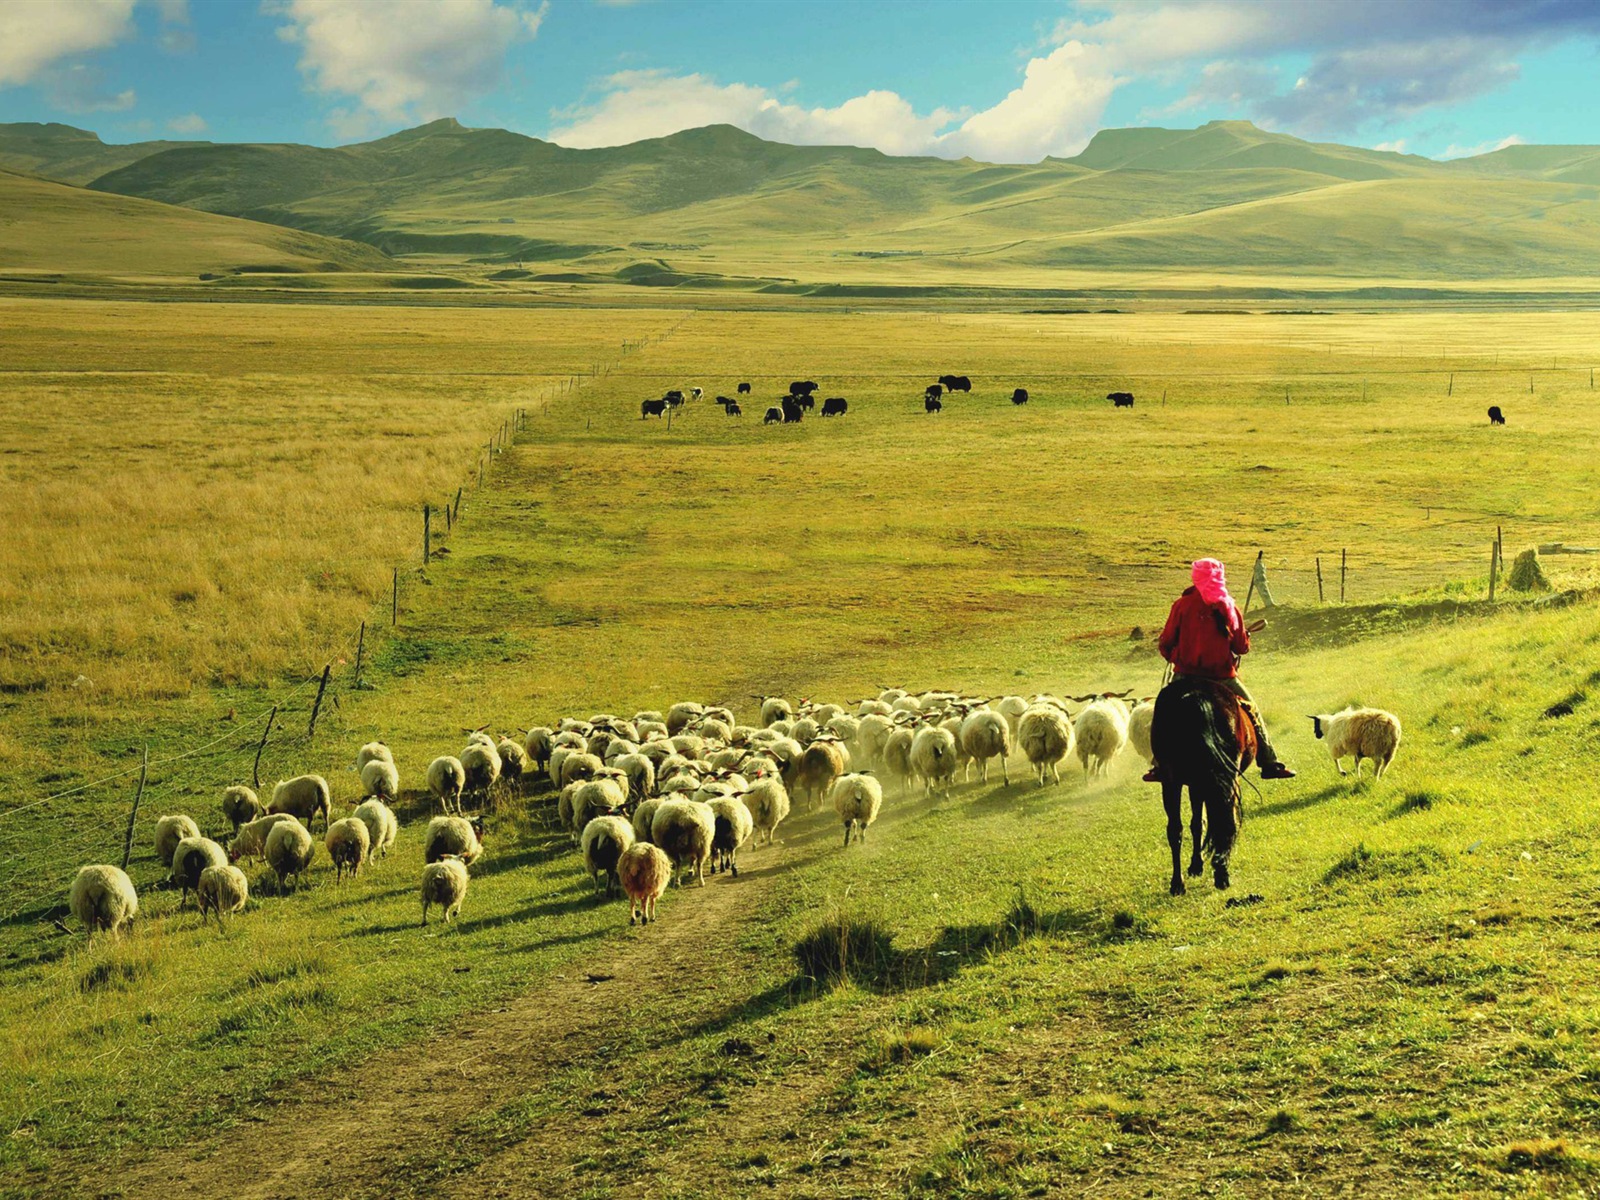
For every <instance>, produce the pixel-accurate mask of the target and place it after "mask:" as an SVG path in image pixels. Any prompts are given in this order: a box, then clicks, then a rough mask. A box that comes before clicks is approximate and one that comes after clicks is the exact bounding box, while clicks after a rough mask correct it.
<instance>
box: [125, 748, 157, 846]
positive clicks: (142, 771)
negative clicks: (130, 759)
mask: <svg viewBox="0 0 1600 1200" xmlns="http://www.w3.org/2000/svg"><path fill="white" fill-rule="evenodd" d="M149 774H150V745H149V743H148V742H147V743H146V744H145V748H144V757H143V758H142V759H141V760H140V761H139V790H138V791H136V792H134V793H133V808H131V809H130V810H129V811H128V832H127V833H125V834H123V835H122V869H123V870H124V871H126V870H127V869H128V859H129V858H131V857H132V856H133V821H134V818H135V817H137V816H138V815H139V801H140V800H142V799H143V798H144V781H145V778H146V777H147V776H148V775H149Z"/></svg>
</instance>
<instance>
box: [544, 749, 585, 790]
mask: <svg viewBox="0 0 1600 1200" xmlns="http://www.w3.org/2000/svg"><path fill="white" fill-rule="evenodd" d="M582 753H584V751H582V750H576V749H574V748H573V747H571V746H556V747H555V748H554V749H552V750H551V751H550V761H549V762H547V763H545V765H544V773H545V774H546V775H548V776H549V777H550V782H551V783H552V784H553V785H554V786H556V787H558V788H560V787H565V786H566V785H565V784H563V783H562V782H561V768H562V766H563V765H565V763H566V761H567V759H569V758H571V757H572V756H573V755H574V754H582Z"/></svg>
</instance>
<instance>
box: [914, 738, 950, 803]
mask: <svg viewBox="0 0 1600 1200" xmlns="http://www.w3.org/2000/svg"><path fill="white" fill-rule="evenodd" d="M911 771H912V773H913V774H915V775H920V776H921V777H922V784H923V788H924V791H925V794H926V795H928V796H932V795H933V793H934V792H936V791H938V792H943V793H946V794H948V793H949V791H950V788H951V786H952V785H953V784H954V783H955V781H956V739H955V735H954V734H952V733H951V732H950V731H949V730H948V729H942V728H940V727H939V726H937V725H931V726H930V725H924V726H923V727H922V728H921V729H919V730H917V732H916V733H915V734H914V735H913V736H912V738H911Z"/></svg>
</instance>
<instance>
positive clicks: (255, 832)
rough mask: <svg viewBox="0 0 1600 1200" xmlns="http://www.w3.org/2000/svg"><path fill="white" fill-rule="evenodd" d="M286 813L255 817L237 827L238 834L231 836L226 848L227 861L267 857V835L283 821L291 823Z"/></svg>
mask: <svg viewBox="0 0 1600 1200" xmlns="http://www.w3.org/2000/svg"><path fill="white" fill-rule="evenodd" d="M293 820H294V818H293V817H291V816H290V815H289V814H288V813H272V814H271V815H270V816H265V817H257V818H256V819H255V820H254V821H250V822H248V823H247V824H244V825H241V826H239V832H238V833H236V834H234V835H233V841H232V843H230V844H229V846H228V861H229V862H238V861H239V860H240V859H241V858H265V857H266V856H267V834H269V833H271V832H272V827H273V826H274V825H279V824H282V823H283V822H284V821H293Z"/></svg>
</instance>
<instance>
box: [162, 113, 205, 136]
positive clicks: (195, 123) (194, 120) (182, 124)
mask: <svg viewBox="0 0 1600 1200" xmlns="http://www.w3.org/2000/svg"><path fill="white" fill-rule="evenodd" d="M167 128H168V129H170V130H172V132H173V133H204V132H205V131H206V130H207V129H209V128H210V126H208V125H207V124H206V119H205V118H204V117H202V116H201V115H200V114H199V113H185V114H184V115H183V116H181V117H173V118H172V120H170V121H168V122H167Z"/></svg>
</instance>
